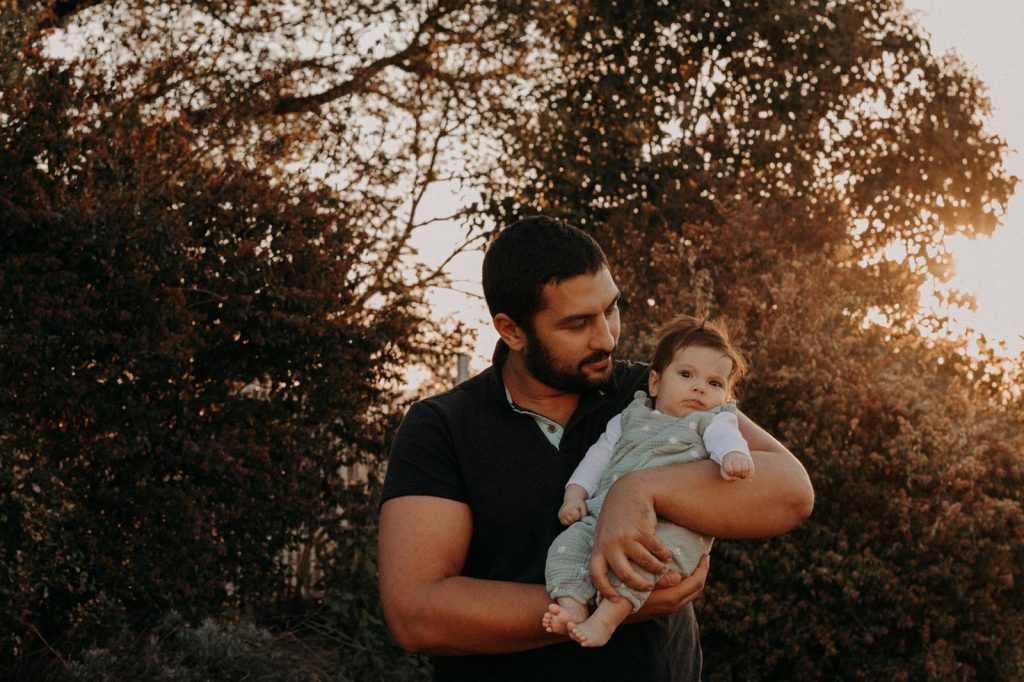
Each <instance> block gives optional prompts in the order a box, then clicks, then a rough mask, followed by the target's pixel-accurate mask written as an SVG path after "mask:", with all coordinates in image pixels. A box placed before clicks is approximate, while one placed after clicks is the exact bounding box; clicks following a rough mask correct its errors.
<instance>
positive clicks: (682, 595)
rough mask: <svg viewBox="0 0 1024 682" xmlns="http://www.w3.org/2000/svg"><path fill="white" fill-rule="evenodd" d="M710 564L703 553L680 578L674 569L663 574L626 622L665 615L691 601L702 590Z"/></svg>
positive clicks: (709, 560)
mask: <svg viewBox="0 0 1024 682" xmlns="http://www.w3.org/2000/svg"><path fill="white" fill-rule="evenodd" d="M710 564H711V559H710V558H709V557H708V555H707V554H703V555H701V557H700V561H699V562H697V568H695V569H693V573H691V574H690V575H689V576H687V577H685V578H681V577H680V575H679V574H678V573H676V572H675V571H669V572H668V573H666V574H665V575H663V576H662V577H661V580H659V581H658V584H657V585H656V586H655V588H654V590H653V591H652V592H651V596H649V597H648V598H647V601H646V602H644V605H643V606H642V607H640V610H639V611H637V612H636V613H634V614H632V615H631V616H630V617H629V618H627V619H626V622H629V623H635V622H639V621H642V620H647V619H648V618H655V617H657V616H666V615H669V614H671V613H675V612H676V611H678V610H679V609H681V608H683V607H684V606H686V605H687V604H689V603H690V602H692V601H693V600H694V599H696V598H697V597H699V596H700V593H701V592H703V591H704V584H705V583H706V582H707V579H708V568H709V566H710Z"/></svg>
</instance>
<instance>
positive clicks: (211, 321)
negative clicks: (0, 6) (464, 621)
mask: <svg viewBox="0 0 1024 682" xmlns="http://www.w3.org/2000/svg"><path fill="white" fill-rule="evenodd" d="M32 16H33V15H31V14H30V13H19V12H18V11H16V10H8V9H4V14H3V29H4V35H5V36H9V37H11V39H12V40H11V41H10V42H8V41H6V40H5V43H4V51H3V52H2V53H0V56H2V57H3V59H4V62H3V64H2V65H0V68H2V71H3V73H4V74H5V79H6V80H5V83H4V86H3V88H2V90H0V185H2V186H3V187H4V193H3V196H2V197H0V375H2V376H3V377H4V381H3V382H2V386H0V484H2V487H0V533H2V536H0V565H2V568H0V601H2V603H3V604H4V609H3V614H2V617H0V659H3V660H4V661H5V664H6V662H7V661H9V660H11V658H10V657H11V656H12V655H24V654H27V653H31V652H36V651H40V650H50V651H53V652H54V655H55V656H59V655H60V653H59V652H61V651H63V652H64V653H68V652H73V651H75V650H76V649H77V648H78V647H81V646H83V645H86V644H89V643H91V642H97V641H98V642H101V643H102V641H103V640H104V639H105V638H106V637H107V635H108V634H109V633H113V632H115V631H117V630H118V629H119V628H120V627H122V626H125V627H130V628H136V629H138V630H139V631H143V630H145V629H146V628H148V627H149V626H151V625H152V622H153V619H154V618H156V617H158V615H159V614H160V613H165V612H167V611H170V610H175V611H178V612H180V613H181V614H182V616H183V617H184V618H186V619H187V620H188V621H189V622H195V621H197V620H198V619H201V618H203V617H204V616H207V615H209V614H217V613H220V612H221V611H222V610H223V609H224V608H228V607H237V606H240V605H247V604H260V603H268V602H269V603H273V602H275V601H281V602H285V601H288V600H293V599H297V598H298V597H300V596H303V595H304V590H307V589H308V588H309V587H310V585H309V582H308V581H307V582H305V583H303V582H302V581H301V580H299V579H298V578H296V577H295V576H294V575H293V572H294V571H295V570H296V566H294V565H291V564H289V563H287V562H286V561H284V557H285V556H287V555H288V554H289V553H293V552H300V551H302V550H304V549H305V548H307V547H310V546H311V545H318V546H320V547H338V546H340V545H341V542H340V541H341V540H342V539H344V537H345V535H346V533H347V529H348V526H347V523H348V522H347V521H346V514H347V512H348V511H349V510H356V509H361V508H362V507H363V506H365V505H366V504H368V503H369V498H368V496H369V495H371V492H370V491H369V489H368V488H367V487H366V486H365V485H363V484H361V483H359V481H358V478H357V477H356V476H354V475H351V472H356V471H359V470H361V469H368V470H370V471H372V470H374V469H375V468H376V465H377V463H378V461H379V458H380V457H381V454H382V453H383V452H384V448H385V446H386V442H387V434H388V433H389V430H390V428H391V427H392V426H393V421H392V419H393V409H394V408H393V406H392V400H393V396H392V390H391V389H390V388H389V387H391V386H394V385H395V383H397V379H398V376H399V371H400V368H401V366H402V365H403V364H404V363H406V362H409V361H410V360H411V359H414V358H416V357H422V356H424V355H425V353H426V352H427V351H429V353H430V355H431V356H432V357H433V358H434V359H435V361H436V362H438V363H440V362H444V361H446V360H447V359H449V358H450V357H451V353H452V351H453V349H454V348H457V347H458V344H459V334H458V333H455V334H452V335H450V336H448V337H446V338H444V339H439V338H438V337H437V335H436V333H434V331H433V329H432V327H431V324H430V323H429V322H428V321H427V320H426V308H425V306H424V305H423V303H422V296H423V292H424V287H425V284H423V283H422V282H419V283H417V282H406V281H404V279H403V277H402V276H400V275H398V276H396V275H394V273H393V272H392V270H393V269H394V268H393V267H392V265H393V264H392V263H388V262H387V260H386V258H385V259H384V264H383V265H382V266H381V267H382V268H383V270H384V271H385V272H386V275H385V276H381V277H379V278H374V276H373V275H374V267H371V265H372V264H373V261H374V257H375V255H377V254H376V252H375V249H378V250H379V249H381V248H384V247H381V245H380V242H379V241H378V239H377V237H378V236H379V235H378V234H376V233H375V232H374V231H373V230H372V229H368V228H367V226H366V225H365V224H362V223H360V222H359V218H358V217H357V216H358V214H359V212H360V206H361V204H359V203H357V202H352V201H351V200H350V197H343V196H341V195H339V193H338V192H337V191H335V190H332V189H330V188H327V187H325V186H322V185H318V184H315V183H311V182H310V180H309V177H308V176H307V175H305V174H304V173H301V172H298V173H296V172H292V173H290V174H289V173H287V172H285V171H284V170H282V168H281V167H280V166H279V165H278V163H277V162H279V161H281V159H280V158H279V157H274V156H273V155H272V153H271V152H272V150H271V151H270V152H268V150H267V147H266V145H265V144H264V140H260V139H258V138H257V140H256V142H253V143H246V144H243V142H242V141H241V140H240V139H238V138H236V137H233V136H232V135H231V134H230V133H231V131H232V128H231V126H232V125H233V123H232V121H233V118H232V116H233V114H234V113H235V112H236V108H235V104H236V103H235V101H234V100H233V99H232V97H233V94H234V93H230V92H228V93H224V92H221V93H219V94H218V97H217V98H215V97H214V96H213V94H212V93H208V95H209V96H207V97H205V98H204V103H205V104H206V105H207V106H206V109H205V117H206V118H205V121H204V122H203V123H202V125H201V126H199V124H198V123H197V122H196V121H195V120H192V119H190V117H188V116H182V115H176V114H175V113H174V112H171V111H170V109H169V108H168V107H166V106H163V107H161V106H157V105H154V102H153V100H152V98H147V97H142V96H134V97H126V96H125V93H124V92H123V91H122V90H120V89H119V86H114V85H112V84H131V83H137V82H139V81H140V80H141V81H143V82H149V83H151V84H152V83H154V80H153V79H155V78H158V77H159V75H160V72H159V71H158V70H157V71H151V70H147V69H148V68H149V67H148V66H147V65H146V64H145V63H137V62H133V61H130V60H128V61H125V62H124V63H121V64H118V65H114V66H111V67H110V68H111V69H113V71H112V73H110V74H107V76H104V77H101V76H100V75H98V74H97V72H96V71H95V64H91V63H77V64H76V63H64V62H59V61H52V60H49V59H47V58H46V57H45V56H43V55H42V54H41V52H42V51H41V49H40V47H39V43H38V41H39V39H40V37H39V34H38V33H33V31H32V30H31V23H32V22H31V21H29V19H27V18H31V17H32ZM149 66H151V65H149ZM147 79H148V80H147ZM179 113H180V112H179ZM370 203H371V204H372V202H370ZM384 244H385V246H386V248H387V249H388V250H390V249H395V250H396V251H399V252H400V251H401V250H402V246H401V244H395V243H391V242H388V241H387V240H385V241H384ZM385 255H386V254H385ZM368 263H369V264H368ZM362 570H365V571H368V572H369V573H368V575H370V576H372V567H371V566H365V567H363V569H362Z"/></svg>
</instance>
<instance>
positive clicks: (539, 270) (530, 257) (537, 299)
mask: <svg viewBox="0 0 1024 682" xmlns="http://www.w3.org/2000/svg"><path fill="white" fill-rule="evenodd" d="M607 265H608V261H607V260H606V259H605V256H604V251H602V250H601V247H600V246H598V244H597V242H596V241H594V238H593V237H591V236H590V235H589V234H587V233H586V232H584V231H583V230H581V229H579V228H577V227H573V226H572V225H570V224H569V223H566V222H563V221H561V220H555V219H554V218H548V217H545V216H536V217H533V218H524V219H523V220H520V221H518V222H516V223H513V224H512V225H509V226H508V227H506V228H505V229H504V230H502V231H501V232H499V233H498V236H497V237H495V238H494V240H493V241H492V242H491V244H490V246H488V247H487V253H486V254H485V255H484V269H483V284H484V298H485V299H486V300H487V308H488V310H490V312H491V317H494V316H495V315H498V314H500V313H504V314H506V315H508V316H509V317H510V318H512V320H513V321H514V322H515V323H516V324H518V325H519V326H520V327H523V328H524V329H527V330H529V329H532V328H533V316H534V314H536V313H537V312H538V311H539V310H540V309H541V307H542V306H543V302H544V301H543V298H542V296H541V290H542V289H543V288H544V285H545V284H547V283H548V282H555V283H558V282H561V281H563V280H566V279H571V278H573V277H578V276H579V275H593V274H596V273H597V272H598V271H600V270H601V268H603V267H607Z"/></svg>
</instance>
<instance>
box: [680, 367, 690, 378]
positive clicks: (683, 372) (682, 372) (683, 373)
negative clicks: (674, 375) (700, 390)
mask: <svg viewBox="0 0 1024 682" xmlns="http://www.w3.org/2000/svg"><path fill="white" fill-rule="evenodd" d="M679 376H681V377H683V378H684V379H689V378H690V370H688V369H683V370H680V371H679Z"/></svg>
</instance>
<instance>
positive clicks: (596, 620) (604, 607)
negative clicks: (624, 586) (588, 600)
mask: <svg viewBox="0 0 1024 682" xmlns="http://www.w3.org/2000/svg"><path fill="white" fill-rule="evenodd" d="M632 611H633V604H631V603H630V601H629V600H628V599H626V598H625V597H620V598H619V599H618V601H612V600H610V599H605V600H603V601H602V602H601V603H600V604H598V605H597V608H596V609H594V612H593V613H592V614H590V618H587V619H586V620H585V621H583V622H582V623H579V624H578V625H577V624H576V623H569V626H568V627H569V636H570V637H572V638H573V639H575V640H576V641H577V642H579V643H580V646H585V647H596V646H604V645H605V644H606V643H607V642H608V640H609V639H611V637H612V634H613V633H614V632H615V628H617V627H619V625H620V624H621V623H622V621H624V620H626V616H628V615H629V614H630V613H631V612H632Z"/></svg>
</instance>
